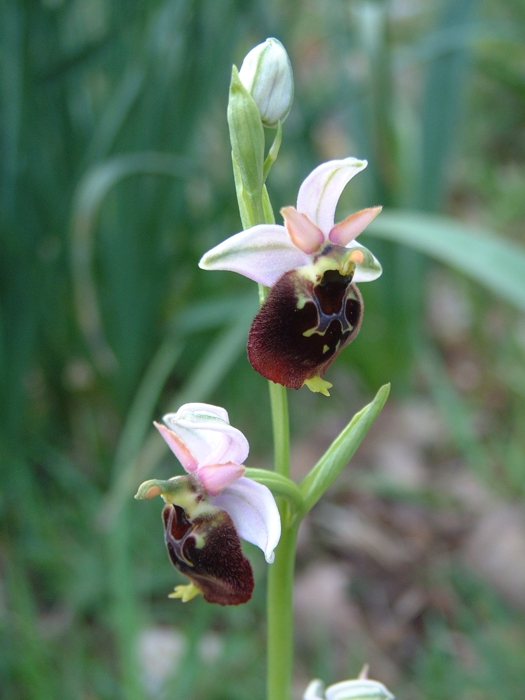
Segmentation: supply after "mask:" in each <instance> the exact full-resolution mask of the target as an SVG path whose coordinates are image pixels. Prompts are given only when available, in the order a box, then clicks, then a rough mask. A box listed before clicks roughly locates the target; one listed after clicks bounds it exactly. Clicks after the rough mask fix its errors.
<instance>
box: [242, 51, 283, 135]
mask: <svg viewBox="0 0 525 700" xmlns="http://www.w3.org/2000/svg"><path fill="white" fill-rule="evenodd" d="M239 78H240V79H241V82H242V84H243V85H244V87H245V88H246V89H247V90H248V92H249V93H250V94H251V96H252V97H253V100H254V102H255V104H256V105H257V108H258V109H259V113H260V115H261V120H262V123H263V124H264V125H265V126H268V127H271V128H276V127H277V125H278V123H279V122H283V121H284V120H285V119H286V117H287V116H288V113H289V111H290V108H291V106H292V102H293V92H294V84H293V73H292V65H291V63H290V59H289V58H288V54H287V53H286V49H285V48H284V46H283V45H282V44H281V42H280V41H278V40H277V39H266V41H265V42H264V43H262V44H258V45H257V46H256V47H255V48H253V49H252V50H251V51H250V52H249V53H248V54H247V55H246V57H245V59H244V61H243V63H242V66H241V70H240V71H239Z"/></svg>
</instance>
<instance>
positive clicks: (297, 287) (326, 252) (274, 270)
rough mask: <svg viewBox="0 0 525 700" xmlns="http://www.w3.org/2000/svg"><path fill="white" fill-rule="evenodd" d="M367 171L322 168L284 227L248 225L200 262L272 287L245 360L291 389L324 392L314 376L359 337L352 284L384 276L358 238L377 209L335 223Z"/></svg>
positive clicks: (338, 163)
mask: <svg viewBox="0 0 525 700" xmlns="http://www.w3.org/2000/svg"><path fill="white" fill-rule="evenodd" d="M366 166H367V162H366V161H365V160H358V159H356V158H345V159H343V160H333V161H329V162H327V163H323V164H322V165H320V166H319V167H317V168H316V169H315V170H314V171H313V172H312V173H310V175H309V176H308V177H307V178H306V180H305V181H304V182H303V184H302V185H301V187H300V189H299V194H298V197H297V208H294V207H291V206H289V207H284V208H283V209H281V214H282V216H283V219H284V226H279V225H275V224H259V225H257V226H253V227H252V228H249V229H247V230H246V231H242V232H241V233H237V234H235V235H234V236H232V237H231V238H228V239H227V240H225V241H223V242H222V243H220V244H219V245H218V246H216V247H215V248H213V249H212V250H210V251H208V252H207V253H206V254H205V255H204V256H203V258H202V259H201V261H200V263H199V265H200V267H201V268H203V269H205V270H231V271H234V272H238V273H240V274H242V275H244V276H246V277H249V278H250V279H252V280H254V281H255V282H259V284H262V285H265V286H269V287H271V290H270V292H269V294H268V297H267V299H266V301H265V303H264V304H263V306H262V307H261V309H260V311H259V313H258V314H257V316H256V317H255V319H254V322H253V324H252V328H251V330H250V336H249V339H248V357H249V359H250V362H251V363H252V365H253V367H254V368H255V369H256V370H257V371H258V372H260V373H261V374H262V375H263V376H265V377H267V378H268V379H271V380H272V381H274V382H277V383H279V384H283V385H284V386H287V387H290V388H292V389H299V388H300V387H301V386H302V385H303V384H304V383H307V384H308V386H310V388H312V389H313V390H317V391H323V388H319V387H323V384H322V383H321V384H319V383H318V379H319V377H320V376H321V375H322V374H323V373H324V372H325V370H326V368H327V367H328V366H329V364H330V363H331V362H332V361H333V360H334V358H335V357H336V355H337V354H338V353H339V352H340V351H341V350H342V349H343V347H344V346H345V345H347V344H348V343H349V342H350V341H351V340H353V339H354V338H355V336H356V335H357V332H358V331H359V326H360V322H361V316H362V307H363V303H362V299H361V295H360V293H359V290H358V289H357V287H356V286H355V282H369V281H371V280H374V279H376V278H377V277H379V276H380V275H381V265H380V264H379V262H378V261H377V260H376V258H375V257H374V256H373V255H372V253H371V252H370V251H369V250H367V248H365V247H363V246H361V245H359V244H358V243H357V242H356V240H355V239H356V237H357V236H358V235H359V234H360V233H361V232H362V231H363V230H364V229H365V228H366V226H368V224H369V223H370V222H371V221H372V220H373V219H374V218H375V217H376V216H377V215H378V214H379V212H380V211H381V207H379V206H377V207H370V208H368V209H361V210H360V211H357V212H355V213H353V214H350V216H348V217H347V218H346V219H344V220H343V221H341V222H339V223H337V224H336V223H335V222H334V221H335V210H336V206H337V202H338V200H339V197H340V196H341V193H342V191H343V189H344V188H345V186H346V184H347V183H348V182H349V181H350V180H351V179H352V178H353V177H354V175H357V173H359V172H361V170H364V168H366ZM326 384H327V383H326ZM316 387H317V388H316ZM323 393H327V392H326V391H323Z"/></svg>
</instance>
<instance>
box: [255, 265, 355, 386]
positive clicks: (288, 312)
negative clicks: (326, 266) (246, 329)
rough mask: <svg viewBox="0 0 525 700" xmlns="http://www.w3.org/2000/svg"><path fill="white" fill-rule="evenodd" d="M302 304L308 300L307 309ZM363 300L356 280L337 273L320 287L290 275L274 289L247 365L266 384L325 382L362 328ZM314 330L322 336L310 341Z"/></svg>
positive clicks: (261, 315) (298, 274)
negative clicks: (330, 368) (329, 369)
mask: <svg viewBox="0 0 525 700" xmlns="http://www.w3.org/2000/svg"><path fill="white" fill-rule="evenodd" d="M300 299H303V300H304V299H307V301H306V303H305V304H304V305H303V307H302V308H299V306H300ZM362 314H363V300H362V297H361V293H360V292H359V290H358V288H357V287H356V286H355V284H352V283H351V278H349V277H343V276H341V275H340V274H339V273H337V272H335V271H329V272H327V273H325V275H324V276H323V279H322V280H321V282H320V283H319V284H313V282H311V281H310V280H307V279H305V278H304V277H303V276H302V275H301V270H292V271H291V272H286V273H285V274H284V275H283V276H282V277H281V278H280V279H279V280H277V282H276V283H275V285H274V286H273V287H272V288H271V290H270V293H269V294H268V297H267V299H266V301H265V303H264V304H263V306H262V307H261V308H260V310H259V312H258V313H257V315H256V316H255V318H254V320H253V323H252V326H251V328H250V334H249V336H248V348H247V349H248V359H249V360H250V362H251V364H252V366H253V368H254V369H255V370H257V372H259V373H260V374H262V375H263V376H264V377H266V378H267V379H270V380H271V381H273V382H276V383H277V384H283V385H284V386H286V387H288V388H290V389H300V388H301V387H302V385H303V384H304V382H305V380H307V379H311V378H312V377H315V376H322V375H323V374H324V372H325V371H326V369H327V367H328V366H329V365H330V363H331V362H332V361H333V360H334V359H335V357H336V356H337V355H338V354H339V352H340V351H341V350H342V349H343V348H344V347H345V346H346V345H348V343H350V342H351V341H352V340H353V339H354V338H355V336H356V335H357V333H358V332H359V327H360V325H361V317H362ZM312 329H317V330H319V331H321V332H323V335H320V334H319V333H313V334H312V335H309V336H305V335H304V333H305V332H307V331H310V330H312Z"/></svg>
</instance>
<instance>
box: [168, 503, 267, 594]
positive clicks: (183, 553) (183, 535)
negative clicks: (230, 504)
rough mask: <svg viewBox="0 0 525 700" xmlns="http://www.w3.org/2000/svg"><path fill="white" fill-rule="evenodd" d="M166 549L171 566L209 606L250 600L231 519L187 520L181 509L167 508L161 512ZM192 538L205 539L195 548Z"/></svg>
mask: <svg viewBox="0 0 525 700" xmlns="http://www.w3.org/2000/svg"><path fill="white" fill-rule="evenodd" d="M162 519H163V521H164V528H165V540H166V547H167V549H168V555H169V557H170V560H171V562H172V564H173V566H174V567H175V568H176V569H177V570H178V571H180V572H181V573H182V574H184V575H185V576H187V577H188V578H189V579H190V580H191V581H192V582H193V583H194V584H195V586H197V588H199V589H200V590H201V591H202V595H203V597H204V599H205V600H207V601H208V602H209V603H219V605H239V604H240V603H246V602H248V601H249V600H250V598H251V597H252V593H253V587H254V580H253V573H252V567H251V565H250V562H249V561H248V559H246V557H245V556H244V554H243V552H242V548H241V542H240V539H239V535H238V534H237V530H236V529H235V526H234V524H233V522H232V519H231V518H230V516H229V515H228V513H226V512H225V511H219V512H218V513H216V514H214V515H213V516H208V517H200V518H195V519H194V520H193V521H190V520H188V518H187V517H186V514H185V512H184V509H183V508H181V507H180V506H176V505H166V506H165V507H164V509H163V511H162ZM195 535H200V536H202V537H204V540H205V542H204V546H203V547H202V548H198V547H197V546H196V539H195Z"/></svg>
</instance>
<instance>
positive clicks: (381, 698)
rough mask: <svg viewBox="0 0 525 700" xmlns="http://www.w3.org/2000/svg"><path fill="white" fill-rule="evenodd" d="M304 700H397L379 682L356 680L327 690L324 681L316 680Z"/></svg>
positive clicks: (308, 689)
mask: <svg viewBox="0 0 525 700" xmlns="http://www.w3.org/2000/svg"><path fill="white" fill-rule="evenodd" d="M303 700H395V698H394V696H393V695H392V693H391V692H390V691H389V690H387V688H385V686H384V685H383V684H382V683H379V681H373V680H370V679H369V678H356V679H354V680H349V681H342V682H341V683H336V684H335V685H331V686H329V687H328V688H326V690H325V689H324V683H323V682H322V681H320V680H314V681H312V682H311V683H310V685H309V686H308V688H307V689H306V692H305V694H304V696H303Z"/></svg>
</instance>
